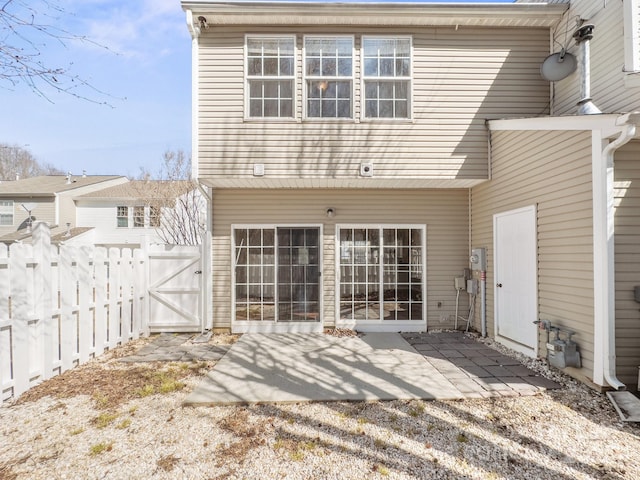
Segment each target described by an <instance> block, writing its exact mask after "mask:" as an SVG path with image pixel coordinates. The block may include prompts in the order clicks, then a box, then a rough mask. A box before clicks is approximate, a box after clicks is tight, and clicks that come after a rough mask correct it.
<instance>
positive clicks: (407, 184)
mask: <svg viewBox="0 0 640 480" xmlns="http://www.w3.org/2000/svg"><path fill="white" fill-rule="evenodd" d="M199 180H200V183H201V184H202V185H206V186H207V187H211V188H213V189H240V188H241V189H253V188H255V189H291V188H297V189H302V188H311V189H314V188H317V189H322V188H325V189H343V188H348V189H367V188H375V189H387V188H394V189H398V188H400V189H409V190H411V189H414V190H419V189H425V188H471V187H474V186H476V185H479V184H481V183H483V182H486V181H487V180H488V179H486V178H484V179H476V178H474V179H418V178H375V177H374V178H340V179H337V178H296V177H288V178H287V177H277V178H229V177H226V178H220V177H219V178H212V177H203V178H200V179H199Z"/></svg>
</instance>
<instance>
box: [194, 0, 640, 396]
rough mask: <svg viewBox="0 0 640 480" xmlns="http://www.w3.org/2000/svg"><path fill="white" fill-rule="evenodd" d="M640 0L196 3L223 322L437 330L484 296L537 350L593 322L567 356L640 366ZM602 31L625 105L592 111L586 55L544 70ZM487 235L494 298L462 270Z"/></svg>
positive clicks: (612, 381) (511, 339)
mask: <svg viewBox="0 0 640 480" xmlns="http://www.w3.org/2000/svg"><path fill="white" fill-rule="evenodd" d="M639 3H640V0H638V1H637V0H629V1H626V0H625V2H624V3H622V2H602V1H595V0H580V2H574V4H571V5H569V2H562V1H556V2H549V3H542V2H530V3H529V2H517V3H514V4H478V5H470V4H420V3H415V4H410V3H386V4H385V3H359V2H354V3H346V4H345V3H331V2H327V3H324V2H298V3H296V2H242V1H230V2H223V3H216V2H211V1H183V2H182V5H183V8H184V9H185V11H186V13H187V23H188V25H189V28H190V31H191V34H192V36H193V69H194V75H193V79H194V85H193V98H194V106H193V111H194V122H193V125H194V133H193V136H194V151H193V154H192V155H193V157H192V158H193V165H194V178H197V179H198V181H199V182H200V183H201V184H202V185H204V186H206V187H207V188H209V189H210V191H211V193H212V195H210V197H211V199H212V200H211V204H210V209H211V213H212V222H211V224H210V228H211V230H212V235H213V247H212V260H211V263H212V265H213V266H214V268H213V272H212V282H213V292H212V295H213V312H212V326H213V328H216V329H230V330H232V331H234V332H270V331H272V332H276V331H281V332H295V331H297V332H314V331H321V330H322V329H323V328H327V327H350V328H356V329H358V330H361V331H425V330H427V329H436V328H452V327H454V325H455V324H456V323H458V325H459V324H460V320H461V319H458V318H456V316H455V315H456V311H459V312H465V313H463V314H462V315H461V316H462V317H464V316H466V312H467V311H468V310H469V309H470V304H471V306H472V307H473V308H472V309H471V310H472V311H473V312H474V315H473V317H472V319H471V323H472V326H473V327H474V328H475V329H477V330H479V331H481V330H484V329H486V332H487V334H488V335H489V336H491V337H495V338H496V340H498V341H499V342H501V343H503V344H505V345H507V346H509V347H511V348H514V349H516V350H519V351H521V352H523V353H525V354H527V355H530V356H532V357H534V356H543V355H546V344H547V332H545V331H540V330H539V329H538V328H537V326H536V325H535V324H534V323H533V322H534V321H537V320H548V321H550V322H551V323H552V324H553V325H554V326H559V327H562V328H565V329H571V330H574V331H576V334H575V335H574V337H573V339H574V340H575V341H576V342H577V343H578V345H579V348H580V352H581V355H582V366H581V367H580V368H567V369H566V371H567V373H569V374H571V375H573V376H575V377H577V378H580V379H582V380H584V381H587V382H589V383H591V384H595V385H597V386H601V387H614V388H619V387H621V383H620V382H623V383H625V384H627V385H635V384H636V383H637V378H638V365H640V314H639V308H640V304H638V303H636V302H635V301H634V293H633V292H634V286H635V285H640V242H639V241H638V239H639V236H640V213H639V212H640V208H639V207H640V200H639V198H640V164H639V163H638V160H637V159H638V155H640V141H636V140H634V136H635V133H636V131H635V125H636V123H637V122H638V123H640V116H639V115H635V114H630V115H625V114H624V113H622V112H632V111H634V110H638V109H640V81H639V80H638V78H640V74H637V73H639V72H640V53H639V50H640V48H639V45H640V43H639V42H638V38H637V35H636V32H637V31H638V23H639V22H640V20H639V18H638V17H639V16H640V14H639V13H638V12H640V7H639V5H638V4H639ZM586 23H592V24H594V25H595V33H594V35H595V36H594V38H593V40H591V41H590V42H586V43H585V41H584V39H581V41H580V42H579V45H576V42H575V41H574V40H573V38H572V36H573V33H574V32H575V31H576V30H577V29H578V28H579V27H581V26H583V24H586ZM550 39H551V41H550ZM589 45H590V46H591V58H592V65H593V67H592V68H591V78H592V84H591V93H592V94H593V100H594V102H595V104H596V105H597V106H598V107H599V108H600V109H601V110H602V111H603V112H605V113H603V114H597V115H577V111H578V107H577V106H576V104H577V103H578V102H579V101H580V103H581V104H585V103H586V104H588V102H587V101H586V100H587V99H586V98H583V97H585V95H584V93H585V88H586V93H588V90H589V89H588V87H585V82H583V81H582V80H581V78H583V77H585V78H588V75H582V74H581V73H580V72H581V71H582V70H583V69H582V66H583V62H582V61H581V62H579V63H580V64H581V65H580V68H579V69H578V70H577V71H576V72H575V73H572V74H570V75H568V76H566V77H565V78H563V79H561V80H559V81H556V82H549V81H547V80H545V79H544V78H542V77H541V75H540V67H541V65H542V64H543V62H544V61H545V59H546V58H547V57H548V56H549V55H550V54H551V53H555V52H559V51H560V49H561V48H565V49H566V51H568V52H570V53H573V54H574V55H575V56H576V57H577V58H579V59H581V58H582V55H581V54H580V51H581V50H583V49H584V50H586V51H588V48H585V46H589ZM587 96H588V95H587ZM639 132H640V130H639ZM614 164H615V168H614ZM479 247H484V248H485V249H486V250H485V252H486V260H487V261H486V267H485V268H484V270H485V272H486V273H481V272H474V274H473V275H474V277H475V280H479V281H480V286H481V287H482V285H484V283H483V282H482V280H483V279H484V277H485V275H486V303H485V302H482V297H484V296H483V295H482V290H483V289H482V288H480V290H479V292H478V295H477V297H475V296H468V295H462V296H459V295H458V292H457V291H456V289H455V287H454V279H455V278H458V277H461V276H462V275H464V273H463V272H464V269H465V268H468V267H470V266H474V265H470V263H469V255H470V253H471V252H472V249H475V248H479ZM474 253H475V252H474ZM471 286H472V287H473V282H472V284H471ZM471 290H472V291H474V289H473V288H471ZM458 297H459V301H458ZM456 305H457V307H458V308H456ZM481 307H482V308H481ZM465 323H466V322H463V324H465Z"/></svg>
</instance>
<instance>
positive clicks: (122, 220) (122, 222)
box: [116, 206, 129, 228]
mask: <svg viewBox="0 0 640 480" xmlns="http://www.w3.org/2000/svg"><path fill="white" fill-rule="evenodd" d="M116 210H117V212H116V218H117V220H118V227H121V228H122V227H124V228H126V227H128V226H129V207H126V206H119V207H117V209H116Z"/></svg>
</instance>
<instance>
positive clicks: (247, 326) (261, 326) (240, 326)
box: [229, 223, 325, 333]
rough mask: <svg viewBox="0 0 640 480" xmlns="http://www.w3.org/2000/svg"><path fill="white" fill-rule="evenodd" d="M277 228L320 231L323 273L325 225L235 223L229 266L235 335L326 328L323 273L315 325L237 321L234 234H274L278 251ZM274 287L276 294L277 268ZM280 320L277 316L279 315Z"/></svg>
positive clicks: (320, 266) (322, 268) (232, 326)
mask: <svg viewBox="0 0 640 480" xmlns="http://www.w3.org/2000/svg"><path fill="white" fill-rule="evenodd" d="M278 228H317V229H318V241H319V245H318V265H319V268H320V272H322V271H323V270H324V240H323V239H324V234H323V231H324V225H323V224H318V223H234V224H231V226H230V232H229V235H230V239H231V241H230V242H229V243H230V252H229V254H230V256H231V257H230V262H231V283H230V290H231V305H230V306H231V329H232V331H233V332H237V333H239V332H242V333H246V332H249V331H251V332H257V331H261V332H262V331H264V332H278V331H282V332H287V331H290V330H289V329H290V327H291V326H292V325H294V326H295V328H296V329H297V331H310V332H321V331H322V328H323V325H324V320H323V319H324V316H323V312H324V286H325V285H324V283H325V280H324V275H323V274H322V273H321V274H320V277H319V279H318V288H319V290H318V308H319V310H320V311H319V317H318V321H315V322H308V321H307V322H292V321H280V322H278V321H277V320H273V321H272V320H266V321H265V320H238V319H237V318H236V236H235V232H236V230H239V229H258V230H270V229H272V230H274V232H275V234H276V239H275V240H274V248H275V249H276V251H277V248H278V242H277V230H278ZM274 285H275V288H276V291H277V288H278V269H277V264H276V270H275V272H274ZM276 317H277V312H276Z"/></svg>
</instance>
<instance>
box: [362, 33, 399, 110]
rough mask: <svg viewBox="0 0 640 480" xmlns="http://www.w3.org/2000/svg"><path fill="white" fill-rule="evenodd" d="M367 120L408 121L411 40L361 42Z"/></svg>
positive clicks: (383, 38)
mask: <svg viewBox="0 0 640 480" xmlns="http://www.w3.org/2000/svg"><path fill="white" fill-rule="evenodd" d="M362 62H363V67H362V70H363V72H364V74H363V77H364V116H365V118H409V117H410V112H411V108H410V101H411V98H410V92H411V38H410V37H368V36H365V37H363V38H362Z"/></svg>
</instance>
